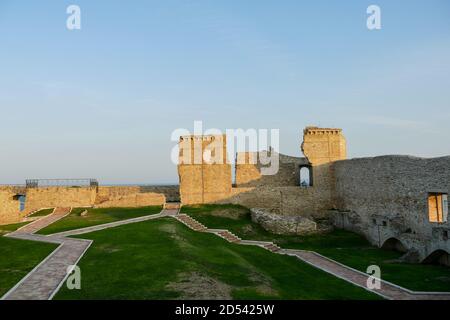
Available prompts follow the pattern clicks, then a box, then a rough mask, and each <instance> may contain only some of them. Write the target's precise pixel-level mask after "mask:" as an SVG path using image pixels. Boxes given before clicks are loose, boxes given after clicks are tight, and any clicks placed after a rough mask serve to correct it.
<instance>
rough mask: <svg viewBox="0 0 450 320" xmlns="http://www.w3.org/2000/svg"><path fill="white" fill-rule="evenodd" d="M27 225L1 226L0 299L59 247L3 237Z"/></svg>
mask: <svg viewBox="0 0 450 320" xmlns="http://www.w3.org/2000/svg"><path fill="white" fill-rule="evenodd" d="M26 224H27V223H18V224H11V225H6V226H0V257H2V258H1V259H0V297H1V296H2V295H4V294H5V293H6V292H7V291H8V290H9V289H10V288H12V287H13V286H14V285H15V284H16V283H17V282H19V281H20V279H22V278H23V277H24V276H25V275H27V273H28V272H30V271H31V270H32V269H33V268H34V267H35V266H36V265H38V264H39V263H40V262H41V261H42V260H43V259H45V257H46V256H48V255H49V254H50V253H51V252H52V251H53V250H54V249H56V247H57V245H55V244H49V243H40V242H34V241H26V240H17V239H10V238H5V237H3V235H4V234H6V233H9V232H12V231H15V230H17V229H18V228H20V227H21V226H23V225H26Z"/></svg>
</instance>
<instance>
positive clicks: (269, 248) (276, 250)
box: [264, 243, 281, 253]
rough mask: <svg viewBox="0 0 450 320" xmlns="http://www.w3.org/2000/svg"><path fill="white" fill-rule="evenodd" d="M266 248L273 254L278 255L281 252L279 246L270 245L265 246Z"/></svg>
mask: <svg viewBox="0 0 450 320" xmlns="http://www.w3.org/2000/svg"><path fill="white" fill-rule="evenodd" d="M264 248H265V249H267V250H269V251H272V252H273V253H277V252H279V251H281V248H280V247H279V246H277V245H276V244H275V243H268V244H266V245H264Z"/></svg>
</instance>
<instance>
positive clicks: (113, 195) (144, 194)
mask: <svg viewBox="0 0 450 320" xmlns="http://www.w3.org/2000/svg"><path fill="white" fill-rule="evenodd" d="M143 188H144V187H140V186H123V187H122V186H111V187H98V193H97V195H96V198H95V202H94V206H95V207H100V208H108V207H145V206H152V205H163V204H164V203H165V201H166V197H165V195H164V193H163V191H165V190H160V192H151V191H150V190H152V189H151V188H147V190H143ZM153 190H157V187H153Z"/></svg>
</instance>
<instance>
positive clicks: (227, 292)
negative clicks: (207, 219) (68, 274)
mask: <svg viewBox="0 0 450 320" xmlns="http://www.w3.org/2000/svg"><path fill="white" fill-rule="evenodd" d="M77 237H80V238H87V239H92V240H94V242H93V244H92V246H91V247H90V249H89V250H88V251H87V253H86V255H85V256H84V257H83V258H82V259H81V261H80V263H79V264H78V265H79V267H80V269H81V290H69V289H67V287H66V286H63V287H62V289H61V290H60V291H59V292H58V293H57V295H56V297H55V298H56V299H176V298H186V299H192V298H225V299H226V298H233V299H379V297H378V296H376V295H374V294H372V293H370V292H368V291H366V290H364V289H362V288H359V287H356V286H353V285H351V284H349V283H347V282H345V281H343V280H341V279H338V278H336V277H333V276H331V275H329V274H327V273H324V272H322V271H320V270H318V269H316V268H313V267H311V266H309V265H307V264H305V263H302V262H301V261H300V260H298V259H297V258H295V257H290V256H282V255H278V254H273V253H271V252H269V251H267V250H264V249H262V248H259V247H253V246H243V245H236V244H231V243H228V242H226V241H225V240H223V239H221V238H219V237H217V236H215V235H212V234H207V233H199V232H194V231H192V230H190V229H188V228H187V227H186V226H184V225H182V224H181V223H179V222H177V221H175V220H174V219H172V218H162V219H158V220H152V221H146V222H140V223H135V224H129V225H124V226H120V227H116V228H113V229H107V230H102V231H97V232H93V233H90V234H85V235H82V236H77Z"/></svg>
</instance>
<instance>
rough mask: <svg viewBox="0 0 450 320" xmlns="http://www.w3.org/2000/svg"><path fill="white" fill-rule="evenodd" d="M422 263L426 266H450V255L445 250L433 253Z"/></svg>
mask: <svg viewBox="0 0 450 320" xmlns="http://www.w3.org/2000/svg"><path fill="white" fill-rule="evenodd" d="M422 263H424V264H442V265H445V266H450V255H449V254H448V252H447V251H445V250H441V249H439V250H436V251H433V252H432V253H431V254H430V255H428V257H426V258H425V259H424V260H423V261H422Z"/></svg>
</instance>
